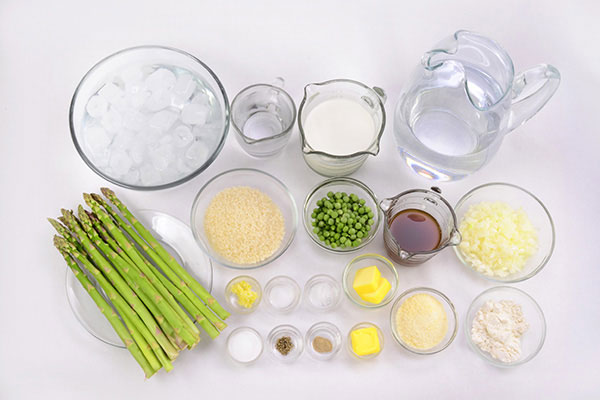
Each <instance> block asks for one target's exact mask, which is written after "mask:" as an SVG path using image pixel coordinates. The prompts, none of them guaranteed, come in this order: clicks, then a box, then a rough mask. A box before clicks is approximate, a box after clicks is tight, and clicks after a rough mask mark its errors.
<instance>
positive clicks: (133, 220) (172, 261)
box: [100, 188, 230, 320]
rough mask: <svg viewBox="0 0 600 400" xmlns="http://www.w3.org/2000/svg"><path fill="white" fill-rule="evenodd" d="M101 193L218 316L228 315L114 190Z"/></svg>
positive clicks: (223, 317)
mask: <svg viewBox="0 0 600 400" xmlns="http://www.w3.org/2000/svg"><path fill="white" fill-rule="evenodd" d="M100 190H101V191H102V193H103V194H104V195H105V196H106V197H107V198H108V199H109V200H110V201H111V203H113V204H114V205H115V206H116V207H117V208H118V209H119V211H121V213H122V214H123V215H124V216H125V218H127V220H128V221H129V222H130V223H131V225H133V227H134V228H135V229H136V230H137V231H138V233H139V234H140V235H141V236H142V238H144V240H146V242H148V244H149V245H150V246H151V247H152V248H153V249H154V250H155V251H156V252H157V253H158V255H159V256H160V258H161V259H163V261H165V262H166V263H167V264H168V265H169V267H171V269H172V270H173V271H174V272H175V273H176V274H177V275H178V276H179V277H180V278H181V279H182V280H183V281H184V282H185V283H186V284H187V285H188V286H190V287H191V289H192V290H193V291H194V292H196V294H198V296H200V298H201V299H202V300H203V301H204V302H205V303H206V304H207V305H208V306H209V307H210V308H211V309H212V310H213V311H214V312H215V313H216V314H217V315H218V316H219V318H221V319H223V320H225V319H227V317H229V315H230V314H229V312H227V311H226V310H225V309H224V308H223V307H222V306H221V305H220V304H219V303H218V302H217V301H216V300H215V298H214V297H213V296H212V295H211V294H210V293H209V292H208V291H207V290H206V289H204V287H202V285H200V283H198V282H197V281H196V280H195V279H194V278H193V277H192V276H191V275H190V274H189V273H188V272H187V271H186V270H185V269H184V268H183V267H182V266H181V265H179V263H178V262H177V261H176V260H175V259H174V258H173V256H171V254H169V252H168V251H166V250H165V248H164V247H163V246H162V245H161V244H160V243H159V242H158V241H157V240H156V239H155V238H154V236H152V233H150V231H149V230H148V229H146V228H145V227H144V225H142V224H141V223H140V222H139V221H138V220H137V219H136V218H135V216H134V215H133V214H132V213H131V212H130V211H129V209H128V208H127V207H126V206H125V204H123V203H122V202H121V201H120V200H119V199H118V198H117V196H116V195H115V192H113V191H112V190H110V189H109V188H101V189H100Z"/></svg>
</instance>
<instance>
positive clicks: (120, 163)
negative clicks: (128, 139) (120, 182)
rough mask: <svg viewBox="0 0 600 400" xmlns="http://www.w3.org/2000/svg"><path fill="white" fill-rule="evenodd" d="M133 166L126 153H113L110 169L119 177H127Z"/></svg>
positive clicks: (119, 151)
mask: <svg viewBox="0 0 600 400" xmlns="http://www.w3.org/2000/svg"><path fill="white" fill-rule="evenodd" d="M132 165H133V162H132V161H131V158H129V156H128V155H127V153H125V152H124V151H121V150H117V151H113V152H112V154H111V155H110V161H109V167H110V169H111V170H112V172H113V173H114V174H115V175H117V176H122V175H125V174H126V173H128V172H129V169H130V168H131V166H132Z"/></svg>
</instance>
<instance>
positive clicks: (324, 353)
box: [305, 322, 342, 361]
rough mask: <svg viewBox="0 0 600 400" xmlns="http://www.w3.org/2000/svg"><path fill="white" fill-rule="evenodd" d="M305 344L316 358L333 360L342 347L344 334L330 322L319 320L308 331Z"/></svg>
mask: <svg viewBox="0 0 600 400" xmlns="http://www.w3.org/2000/svg"><path fill="white" fill-rule="evenodd" d="M305 342H306V343H305V345H306V350H307V352H308V354H310V356H311V357H312V358H314V359H315V360H319V361H326V360H331V359H332V358H333V357H335V355H336V354H337V353H338V352H339V351H340V348H341V347H342V334H341V332H340V330H339V329H338V327H337V326H335V325H333V324H332V323H330V322H317V323H316V324H314V325H313V326H311V327H310V328H309V329H308V331H307V332H306V337H305Z"/></svg>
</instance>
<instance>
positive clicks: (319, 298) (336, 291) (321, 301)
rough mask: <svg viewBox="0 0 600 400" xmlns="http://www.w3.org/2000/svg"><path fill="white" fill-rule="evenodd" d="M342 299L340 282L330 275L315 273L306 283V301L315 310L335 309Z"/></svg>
mask: <svg viewBox="0 0 600 400" xmlns="http://www.w3.org/2000/svg"><path fill="white" fill-rule="evenodd" d="M341 299H342V287H341V285H340V283H339V282H338V281H337V280H336V279H335V278H334V277H333V276H330V275H325V274H322V275H315V276H313V277H311V278H310V279H309V280H308V281H307V282H306V284H305V285H304V302H305V303H306V305H307V306H308V308H310V309H311V310H313V311H319V312H327V311H332V310H335V309H336V308H337V307H338V306H339V305H340V300H341Z"/></svg>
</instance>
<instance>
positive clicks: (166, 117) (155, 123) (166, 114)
mask: <svg viewBox="0 0 600 400" xmlns="http://www.w3.org/2000/svg"><path fill="white" fill-rule="evenodd" d="M178 116H179V115H178V113H176V112H174V111H171V110H162V111H159V112H157V113H155V114H154V115H153V116H152V117H150V120H149V121H148V124H149V125H150V126H152V127H154V128H158V129H160V130H161V131H167V130H169V129H170V128H171V126H173V124H174V123H175V121H176V120H177V117H178Z"/></svg>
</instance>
